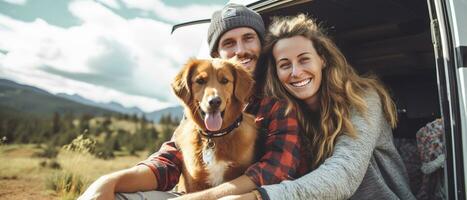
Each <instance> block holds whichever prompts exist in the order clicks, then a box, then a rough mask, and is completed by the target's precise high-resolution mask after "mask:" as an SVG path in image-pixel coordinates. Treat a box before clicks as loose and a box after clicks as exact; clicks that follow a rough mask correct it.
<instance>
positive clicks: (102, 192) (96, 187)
mask: <svg viewBox="0 0 467 200" xmlns="http://www.w3.org/2000/svg"><path fill="white" fill-rule="evenodd" d="M106 199H115V180H114V179H113V178H111V177H109V176H102V177H100V178H99V179H97V180H96V181H95V182H94V183H92V184H91V185H90V186H89V187H88V189H86V191H85V192H84V193H83V194H82V195H81V196H80V197H79V198H78V200H106Z"/></svg>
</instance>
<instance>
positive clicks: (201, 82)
mask: <svg viewBox="0 0 467 200" xmlns="http://www.w3.org/2000/svg"><path fill="white" fill-rule="evenodd" d="M196 83H198V84H200V85H203V84H206V80H204V79H202V78H200V79H196Z"/></svg>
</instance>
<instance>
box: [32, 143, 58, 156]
mask: <svg viewBox="0 0 467 200" xmlns="http://www.w3.org/2000/svg"><path fill="white" fill-rule="evenodd" d="M57 155H58V149H57V148H56V147H54V146H51V145H47V147H46V148H45V149H44V150H43V151H42V152H37V153H34V156H37V157H41V158H56V157H57Z"/></svg>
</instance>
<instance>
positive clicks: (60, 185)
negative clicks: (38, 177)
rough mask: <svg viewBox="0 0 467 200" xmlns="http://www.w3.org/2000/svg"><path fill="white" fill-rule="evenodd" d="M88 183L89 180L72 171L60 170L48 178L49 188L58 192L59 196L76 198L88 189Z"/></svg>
mask: <svg viewBox="0 0 467 200" xmlns="http://www.w3.org/2000/svg"><path fill="white" fill-rule="evenodd" d="M87 184H88V181H87V180H85V179H84V178H83V177H82V176H79V175H76V174H73V173H71V172H58V173H55V174H53V175H52V176H50V177H49V178H48V179H47V180H46V187H47V188H48V189H51V190H53V191H55V192H57V194H58V195H59V196H61V197H66V198H67V199H68V198H69V199H76V198H77V197H78V195H79V194H81V193H82V192H83V191H84V189H86V186H87ZM62 199H63V198H62Z"/></svg>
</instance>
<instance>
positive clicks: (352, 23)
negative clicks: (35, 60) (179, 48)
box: [174, 0, 467, 199]
mask: <svg viewBox="0 0 467 200" xmlns="http://www.w3.org/2000/svg"><path fill="white" fill-rule="evenodd" d="M230 2H234V3H242V4H244V5H246V6H247V7H249V8H251V9H253V10H255V11H257V12H258V13H260V15H261V16H262V18H263V20H264V21H265V23H266V26H268V25H269V23H270V21H271V17H272V16H287V15H296V14H298V13H305V14H308V15H309V16H312V17H313V18H316V19H317V20H318V21H320V22H321V23H323V24H324V25H325V27H328V34H329V35H330V36H331V37H332V38H333V39H334V41H335V42H336V44H337V45H338V47H339V48H340V49H341V50H342V51H343V53H344V55H346V57H347V58H348V60H349V62H350V63H351V65H352V66H353V67H354V68H355V69H356V70H357V71H358V72H359V73H360V74H366V73H373V74H376V75H377V76H378V77H379V78H380V79H381V80H382V81H383V82H384V83H385V85H386V86H387V87H388V88H389V90H390V91H391V93H392V95H393V98H394V99H395V101H396V104H397V108H398V115H399V123H398V127H397V128H396V129H395V130H394V142H395V144H396V146H397V147H398V150H399V152H400V154H401V156H402V157H403V159H404V162H405V163H406V167H407V170H408V173H409V178H410V182H411V189H412V191H413V193H414V194H416V195H417V197H419V198H420V199H437V198H439V199H466V196H467V194H466V182H465V181H466V178H465V175H466V174H467V171H466V170H467V167H466V166H467V163H466V162H467V151H466V150H467V114H466V111H467V82H466V81H467V80H466V79H467V0H411V1H407V0H376V1H375V0H295V1H292V0H263V1H230ZM206 22H209V19H205V20H197V21H193V22H188V23H183V24H179V25H175V26H174V29H177V28H179V27H183V26H186V25H193V24H199V23H206ZM201 49H202V50H206V51H207V46H205V47H203V48H201ZM200 55H207V53H201V54H200ZM436 120H438V121H440V122H441V123H442V124H444V126H443V128H442V133H443V134H442V135H441V137H440V140H441V142H442V143H441V145H442V146H444V148H443V151H442V152H441V154H443V159H442V160H441V164H440V166H441V168H439V170H437V171H438V172H439V174H438V175H436V177H433V174H427V173H426V172H425V171H423V172H422V171H421V167H420V166H422V165H423V163H422V161H421V160H420V159H421V158H420V157H421V156H423V155H422V154H423V153H426V152H420V151H421V150H420V149H421V148H423V145H424V144H420V140H421V139H420V135H419V132H420V130H421V129H422V127H426V126H427V124H428V125H430V124H431V123H433V122H434V121H436ZM417 136H418V138H417ZM417 139H418V140H417ZM417 144H418V146H417ZM425 145H432V146H431V147H433V145H438V144H435V143H430V144H425ZM464 152H466V154H464ZM426 184H428V186H427V185H426ZM422 190H425V191H422ZM435 190H440V191H437V192H438V193H437V194H435V192H436V191H435ZM420 192H425V194H420ZM435 197H436V198H435Z"/></svg>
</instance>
